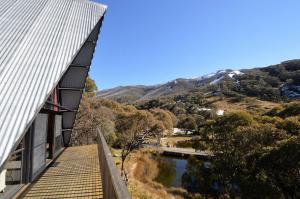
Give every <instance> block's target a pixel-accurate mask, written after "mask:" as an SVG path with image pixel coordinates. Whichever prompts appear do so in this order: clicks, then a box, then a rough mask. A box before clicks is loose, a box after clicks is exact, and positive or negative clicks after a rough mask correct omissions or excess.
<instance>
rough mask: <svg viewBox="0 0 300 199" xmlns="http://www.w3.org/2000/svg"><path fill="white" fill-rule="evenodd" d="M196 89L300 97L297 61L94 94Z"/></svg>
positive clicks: (117, 96) (139, 96)
mask: <svg viewBox="0 0 300 199" xmlns="http://www.w3.org/2000/svg"><path fill="white" fill-rule="evenodd" d="M195 90H199V91H201V92H203V93H208V92H220V93H223V94H224V95H228V96H231V97H232V96H243V95H244V96H255V97H259V98H262V99H264V100H270V101H279V100H284V99H286V98H297V97H300V60H290V61H286V62H282V63H280V64H277V65H272V66H268V67H265V68H254V69H244V70H230V69H228V70H220V71H217V72H216V73H212V74H208V75H204V76H201V77H198V78H191V79H184V78H179V79H176V80H173V81H170V82H167V83H165V84H160V85H154V86H142V85H138V86H120V87H116V88H113V89H108V90H103V91H99V92H98V93H97V96H98V97H103V98H109V99H113V100H116V101H118V102H121V103H132V102H136V101H144V100H150V99H155V98H159V97H162V96H168V95H177V94H184V93H188V92H190V91H195Z"/></svg>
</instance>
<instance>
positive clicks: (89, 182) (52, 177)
mask: <svg viewBox="0 0 300 199" xmlns="http://www.w3.org/2000/svg"><path fill="white" fill-rule="evenodd" d="M99 168H100V167H99V156H98V148H97V145H88V146H80V147H69V148H66V150H65V151H64V152H63V153H62V154H61V155H60V157H59V158H58V159H57V160H56V161H55V162H54V163H53V164H52V165H51V166H50V167H49V168H48V170H47V171H46V172H45V173H44V174H43V175H42V176H41V177H40V178H39V179H38V180H37V181H36V182H35V183H33V185H32V186H31V187H30V188H29V189H28V191H27V192H26V193H25V194H24V196H23V198H79V197H80V198H82V197H84V198H103V192H102V183H101V177H100V176H101V175H100V169H99Z"/></svg>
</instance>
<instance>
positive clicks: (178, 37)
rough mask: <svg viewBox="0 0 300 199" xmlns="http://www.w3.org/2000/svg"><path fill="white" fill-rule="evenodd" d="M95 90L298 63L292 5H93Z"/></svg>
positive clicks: (295, 4)
mask: <svg viewBox="0 0 300 199" xmlns="http://www.w3.org/2000/svg"><path fill="white" fill-rule="evenodd" d="M99 2H101V3H104V4H106V5H108V11H107V13H106V17H105V21H104V23H103V26H102V29H101V35H100V39H99V41H98V46H97V49H96V52H95V55H94V60H93V63H92V69H91V73H90V74H91V77H92V78H93V79H95V80H96V83H97V85H98V87H99V89H100V90H101V89H107V88H112V87H115V86H120V85H122V86H125V85H138V84H145V85H151V84H157V83H163V82H167V81H169V80H173V79H175V78H178V77H198V76H201V75H204V74H207V73H211V72H215V71H217V70H220V69H226V68H231V69H241V68H253V67H262V66H267V65H271V64H276V63H279V62H281V61H284V60H288V59H296V58H300V56H299V55H300V23H299V21H300V12H299V8H300V1H299V0H184V1H183V0H181V1H179V0H101V1H99Z"/></svg>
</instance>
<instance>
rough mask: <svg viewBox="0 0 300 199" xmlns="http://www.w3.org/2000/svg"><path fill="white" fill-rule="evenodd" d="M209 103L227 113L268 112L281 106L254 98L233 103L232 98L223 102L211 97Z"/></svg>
mask: <svg viewBox="0 0 300 199" xmlns="http://www.w3.org/2000/svg"><path fill="white" fill-rule="evenodd" d="M209 101H211V102H212V105H213V106H214V107H216V108H217V109H223V110H225V111H227V112H230V111H239V110H247V111H259V112H260V111H267V110H270V109H272V108H274V107H277V106H278V105H280V104H279V103H275V102H270V101H263V100H259V99H256V98H254V97H246V98H244V99H243V100H242V101H241V102H233V101H231V99H230V98H225V99H223V100H220V99H219V100H218V98H217V97H211V98H210V99H209Z"/></svg>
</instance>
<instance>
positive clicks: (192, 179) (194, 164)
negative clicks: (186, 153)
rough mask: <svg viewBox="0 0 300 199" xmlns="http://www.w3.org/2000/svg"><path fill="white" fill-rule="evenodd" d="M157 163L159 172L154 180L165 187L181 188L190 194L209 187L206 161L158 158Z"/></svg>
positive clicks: (208, 164) (168, 157)
mask: <svg viewBox="0 0 300 199" xmlns="http://www.w3.org/2000/svg"><path fill="white" fill-rule="evenodd" d="M157 162H158V167H159V172H158V176H157V177H156V179H155V180H156V181H157V182H159V183H161V184H163V185H164V186H165V187H182V188H184V189H187V190H188V191H190V192H199V191H200V190H199V189H201V191H204V189H206V187H207V188H208V186H209V185H208V184H207V183H208V182H207V180H208V179H207V177H209V175H210V169H209V167H210V162H208V161H202V160H199V159H196V158H190V159H188V160H187V159H183V158H177V157H170V156H159V157H157ZM199 179H200V180H199ZM199 186H201V187H199Z"/></svg>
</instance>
